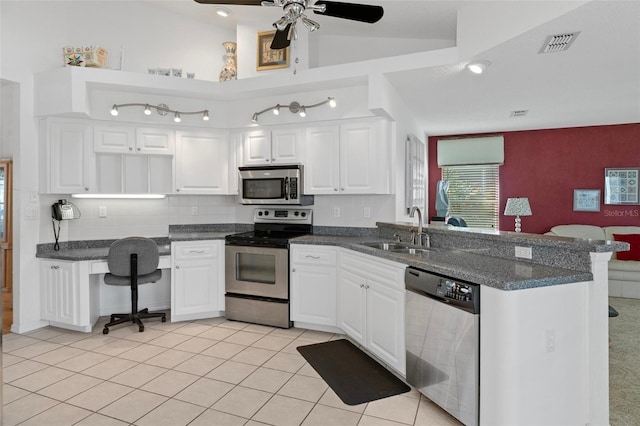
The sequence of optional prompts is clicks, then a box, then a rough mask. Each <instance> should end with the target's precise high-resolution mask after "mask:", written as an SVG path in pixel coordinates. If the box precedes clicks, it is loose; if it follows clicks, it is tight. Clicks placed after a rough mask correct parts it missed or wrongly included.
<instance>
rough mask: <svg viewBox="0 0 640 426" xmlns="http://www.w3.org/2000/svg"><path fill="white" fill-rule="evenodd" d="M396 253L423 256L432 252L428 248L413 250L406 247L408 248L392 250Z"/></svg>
mask: <svg viewBox="0 0 640 426" xmlns="http://www.w3.org/2000/svg"><path fill="white" fill-rule="evenodd" d="M390 251H392V252H394V253H406V254H422V253H428V252H429V251H430V250H429V249H427V248H413V247H406V248H401V249H400V248H399V249H394V250H390Z"/></svg>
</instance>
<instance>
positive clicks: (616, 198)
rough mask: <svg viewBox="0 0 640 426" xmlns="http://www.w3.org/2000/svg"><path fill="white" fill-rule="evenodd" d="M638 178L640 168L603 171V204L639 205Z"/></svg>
mask: <svg viewBox="0 0 640 426" xmlns="http://www.w3.org/2000/svg"><path fill="white" fill-rule="evenodd" d="M638 177H640V168H631V169H604V203H605V204H640V200H639V199H638Z"/></svg>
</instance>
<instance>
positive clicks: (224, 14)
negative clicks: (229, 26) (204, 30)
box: [216, 7, 231, 18]
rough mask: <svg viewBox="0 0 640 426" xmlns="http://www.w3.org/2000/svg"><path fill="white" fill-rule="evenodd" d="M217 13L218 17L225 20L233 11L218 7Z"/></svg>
mask: <svg viewBox="0 0 640 426" xmlns="http://www.w3.org/2000/svg"><path fill="white" fill-rule="evenodd" d="M216 13H217V14H218V16H222V17H223V18H226V17H228V16H229V15H231V11H230V10H229V9H227V8H226V7H217V8H216Z"/></svg>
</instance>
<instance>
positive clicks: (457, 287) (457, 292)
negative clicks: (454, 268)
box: [438, 278, 473, 302]
mask: <svg viewBox="0 0 640 426" xmlns="http://www.w3.org/2000/svg"><path fill="white" fill-rule="evenodd" d="M438 296H441V297H444V298H447V299H454V300H460V301H461V302H468V301H470V300H471V299H472V296H473V290H472V287H471V285H469V284H462V283H459V282H456V281H452V280H448V279H446V278H441V279H440V284H438Z"/></svg>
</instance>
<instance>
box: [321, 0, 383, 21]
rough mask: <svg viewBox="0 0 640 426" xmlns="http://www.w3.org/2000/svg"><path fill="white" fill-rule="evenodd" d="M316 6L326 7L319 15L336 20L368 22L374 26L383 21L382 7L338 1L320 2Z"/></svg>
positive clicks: (324, 0) (325, 0) (323, 0)
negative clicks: (375, 23)
mask: <svg viewBox="0 0 640 426" xmlns="http://www.w3.org/2000/svg"><path fill="white" fill-rule="evenodd" d="M315 5H316V6H320V5H325V6H326V7H327V8H326V10H325V11H324V12H316V11H314V13H317V14H318V15H325V16H333V17H335V18H344V19H351V20H352V21H360V22H366V23H369V24H373V23H374V22H378V21H379V20H380V19H382V15H384V9H383V8H382V7H381V6H372V5H369V4H357V3H344V2H338V1H328V0H320V1H317V2H316V3H315Z"/></svg>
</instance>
